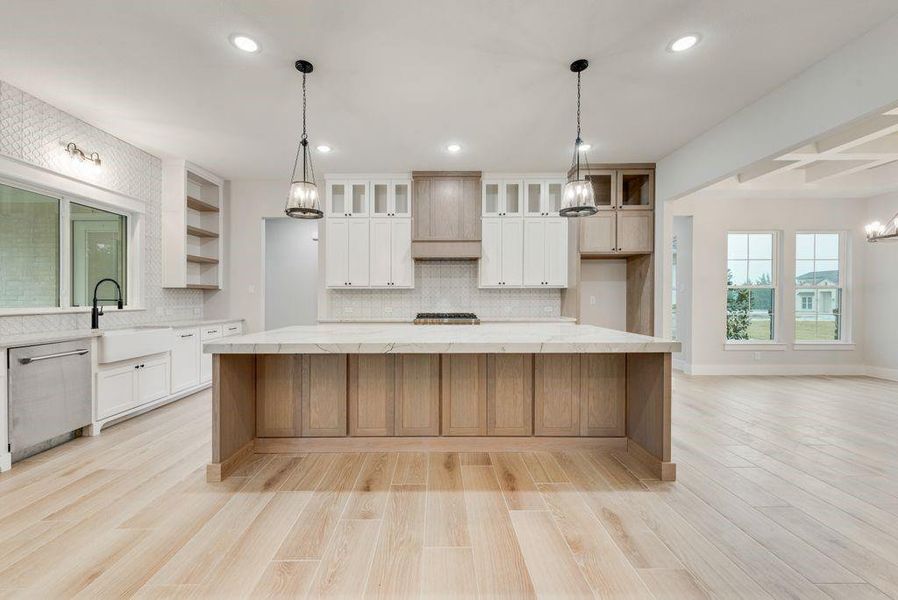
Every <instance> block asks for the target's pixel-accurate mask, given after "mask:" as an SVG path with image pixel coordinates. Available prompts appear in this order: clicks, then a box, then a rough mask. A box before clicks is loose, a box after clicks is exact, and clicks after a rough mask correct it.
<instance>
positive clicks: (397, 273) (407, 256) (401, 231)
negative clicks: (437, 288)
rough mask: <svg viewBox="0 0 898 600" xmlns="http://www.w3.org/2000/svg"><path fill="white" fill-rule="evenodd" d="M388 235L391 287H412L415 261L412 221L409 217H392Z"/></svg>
mask: <svg viewBox="0 0 898 600" xmlns="http://www.w3.org/2000/svg"><path fill="white" fill-rule="evenodd" d="M390 225H391V227H392V230H391V235H390V243H391V252H390V257H391V266H390V271H391V281H392V282H393V285H392V287H406V288H409V287H412V286H413V285H414V280H415V276H414V273H415V262H414V260H413V259H412V223H411V221H410V220H409V219H393V220H392V223H391V224H390Z"/></svg>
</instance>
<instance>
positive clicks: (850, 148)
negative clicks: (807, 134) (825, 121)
mask: <svg viewBox="0 0 898 600" xmlns="http://www.w3.org/2000/svg"><path fill="white" fill-rule="evenodd" d="M894 191H898V108H892V109H890V110H886V111H883V112H882V113H881V114H876V115H872V116H869V117H867V118H865V119H861V120H859V121H857V122H854V123H848V124H845V125H843V126H841V127H838V128H836V129H835V130H834V131H832V132H831V133H828V134H827V135H825V136H823V137H821V138H819V139H816V140H813V141H811V142H808V143H806V144H804V145H802V146H800V147H798V148H794V149H792V150H790V151H788V152H784V153H783V154H781V155H779V156H775V157H773V158H771V159H768V160H762V161H759V162H757V163H755V164H753V165H750V166H748V167H746V168H745V169H742V171H741V172H740V173H738V174H736V175H735V176H733V177H728V178H726V179H724V180H722V181H719V182H717V183H715V184H712V185H709V186H708V187H706V188H704V189H702V190H699V191H698V192H695V193H694V194H691V195H690V196H689V197H693V198H705V197H709V198H723V197H725V198H739V199H757V198H781V199H786V198H865V197H869V196H875V195H879V194H885V193H889V192H894Z"/></svg>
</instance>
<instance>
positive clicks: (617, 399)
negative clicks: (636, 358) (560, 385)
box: [580, 354, 627, 436]
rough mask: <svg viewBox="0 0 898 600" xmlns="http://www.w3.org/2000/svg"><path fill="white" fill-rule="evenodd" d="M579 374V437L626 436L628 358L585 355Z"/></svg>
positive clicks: (621, 355) (624, 356)
mask: <svg viewBox="0 0 898 600" xmlns="http://www.w3.org/2000/svg"><path fill="white" fill-rule="evenodd" d="M580 373H581V375H580V435H584V436H623V435H625V434H626V427H627V425H626V416H627V355H626V354H583V355H582V356H581V359H580Z"/></svg>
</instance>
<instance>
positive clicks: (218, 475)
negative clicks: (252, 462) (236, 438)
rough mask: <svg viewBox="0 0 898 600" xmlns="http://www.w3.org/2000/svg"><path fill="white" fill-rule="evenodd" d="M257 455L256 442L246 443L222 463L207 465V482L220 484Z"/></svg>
mask: <svg viewBox="0 0 898 600" xmlns="http://www.w3.org/2000/svg"><path fill="white" fill-rule="evenodd" d="M254 453H255V440H250V441H248V442H247V443H245V444H244V445H243V446H242V447H241V448H240V449H239V450H237V451H236V452H235V453H234V454H232V455H231V456H229V457H228V458H227V459H225V460H224V461H222V462H220V463H209V464H208V465H206V482H207V483H218V482H219V481H224V480H225V479H227V477H228V476H229V475H230V474H231V473H233V472H234V471H236V470H237V467H239V466H240V465H241V464H242V463H243V461H245V460H246V459H247V458H249V457H250V456H252V455H253V454H254Z"/></svg>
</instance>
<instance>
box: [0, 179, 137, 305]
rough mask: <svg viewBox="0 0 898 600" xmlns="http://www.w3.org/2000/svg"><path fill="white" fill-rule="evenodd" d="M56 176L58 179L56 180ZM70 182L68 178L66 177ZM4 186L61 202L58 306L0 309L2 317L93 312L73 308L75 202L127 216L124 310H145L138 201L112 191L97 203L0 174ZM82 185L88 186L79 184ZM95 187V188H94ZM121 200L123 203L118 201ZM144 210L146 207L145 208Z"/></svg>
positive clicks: (39, 184)
mask: <svg viewBox="0 0 898 600" xmlns="http://www.w3.org/2000/svg"><path fill="white" fill-rule="evenodd" d="M41 175H42V176H41V177H40V178H41V179H45V178H46V179H51V178H52V179H56V178H57V177H61V176H58V175H55V174H52V175H49V174H48V175H43V174H41ZM53 176H55V177H53ZM66 179H67V178H66ZM0 184H2V185H6V186H9V187H14V188H18V189H21V190H25V191H29V192H33V193H36V194H41V195H43V196H47V197H48V198H55V199H56V200H58V201H59V282H58V286H57V295H56V298H57V306H35V307H23V308H8V307H0V317H7V316H23V315H52V314H77V313H87V312H90V311H91V307H90V306H73V305H72V289H71V286H72V270H73V269H72V262H71V261H72V232H71V223H70V217H71V204H72V203H73V202H74V203H76V204H80V205H82V206H87V207H89V208H95V209H98V210H103V211H106V212H111V213H114V214H117V215H120V216H123V217H125V223H126V225H125V231H126V234H127V237H128V239H127V241H126V248H125V253H126V259H125V264H126V268H127V271H126V272H127V277H128V294H127V298H126V303H125V306H124V308H122V309H121V310H122V311H138V310H144V305H143V299H144V298H143V243H142V237H143V227H144V219H145V215H144V214H143V212H138V211H135V210H134V206H135V202H136V201H135V200H133V199H130V198H128V197H125V196H119V195H118V194H114V193H110V192H109V191H108V190H100V189H99V188H98V192H99V193H98V195H99V196H101V197H104V198H106V199H107V201H104V200H97V199H95V198H92V197H88V196H84V195H81V194H77V193H71V192H69V191H66V190H65V189H60V187H61V186H60V187H57V186H54V185H43V184H41V183H34V182H33V181H29V180H23V179H19V178H16V177H9V176H6V175H4V174H3V173H0ZM78 184H79V185H82V186H83V185H85V184H83V183H82V182H78ZM91 187H93V186H91ZM118 198H121V201H117V199H118ZM141 208H142V207H141ZM103 310H104V311H118V310H119V309H118V308H116V307H115V306H114V305H113V306H104V307H103Z"/></svg>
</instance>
